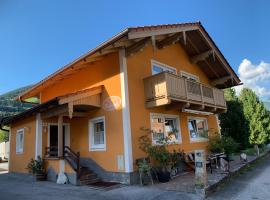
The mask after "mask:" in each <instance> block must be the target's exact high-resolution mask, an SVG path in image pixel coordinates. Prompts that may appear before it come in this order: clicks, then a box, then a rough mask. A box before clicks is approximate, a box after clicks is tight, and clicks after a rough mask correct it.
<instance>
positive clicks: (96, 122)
mask: <svg viewBox="0 0 270 200" xmlns="http://www.w3.org/2000/svg"><path fill="white" fill-rule="evenodd" d="M89 144H90V146H89V150H90V151H98V150H106V133H105V118H104V117H98V118H95V119H91V120H90V122H89Z"/></svg>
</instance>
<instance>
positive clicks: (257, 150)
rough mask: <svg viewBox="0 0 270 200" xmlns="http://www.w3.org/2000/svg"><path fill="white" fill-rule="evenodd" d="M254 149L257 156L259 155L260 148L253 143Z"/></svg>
mask: <svg viewBox="0 0 270 200" xmlns="http://www.w3.org/2000/svg"><path fill="white" fill-rule="evenodd" d="M254 149H255V151H256V155H257V156H259V155H260V149H259V147H258V145H257V144H255V145H254Z"/></svg>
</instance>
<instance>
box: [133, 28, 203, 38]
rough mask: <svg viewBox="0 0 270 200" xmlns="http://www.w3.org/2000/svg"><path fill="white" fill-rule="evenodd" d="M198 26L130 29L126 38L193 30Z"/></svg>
mask: <svg viewBox="0 0 270 200" xmlns="http://www.w3.org/2000/svg"><path fill="white" fill-rule="evenodd" d="M198 29H199V27H198V26H178V27H174V28H161V29H156V30H153V29H152V30H151V29H149V30H142V31H134V30H131V31H130V32H129V33H128V39H136V38H144V37H151V36H155V35H165V34H171V33H179V32H183V31H194V30H198Z"/></svg>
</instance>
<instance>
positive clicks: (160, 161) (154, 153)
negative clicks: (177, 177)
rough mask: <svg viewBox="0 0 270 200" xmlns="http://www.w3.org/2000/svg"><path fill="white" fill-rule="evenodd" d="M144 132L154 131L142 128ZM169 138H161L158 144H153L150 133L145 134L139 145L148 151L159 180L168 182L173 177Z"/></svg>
mask: <svg viewBox="0 0 270 200" xmlns="http://www.w3.org/2000/svg"><path fill="white" fill-rule="evenodd" d="M141 130H142V131H144V132H147V133H152V131H151V130H149V129H145V128H142V129H141ZM168 141H169V138H168V137H167V138H160V140H159V141H157V144H154V145H153V144H152V141H151V139H150V136H149V134H144V135H143V136H141V137H140V138H139V145H140V146H139V147H140V149H141V150H142V151H144V152H145V153H147V154H148V155H149V157H150V158H151V160H152V161H153V162H154V164H155V167H154V170H155V172H156V175H157V178H158V181H159V182H162V183H163V182H168V181H169V180H170V178H171V174H170V170H171V165H170V164H171V157H170V152H169V151H168V149H167V145H168Z"/></svg>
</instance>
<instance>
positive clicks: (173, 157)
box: [170, 149, 185, 176]
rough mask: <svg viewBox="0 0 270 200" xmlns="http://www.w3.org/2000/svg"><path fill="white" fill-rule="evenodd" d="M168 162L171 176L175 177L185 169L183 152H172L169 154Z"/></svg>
mask: <svg viewBox="0 0 270 200" xmlns="http://www.w3.org/2000/svg"><path fill="white" fill-rule="evenodd" d="M170 162H171V176H176V175H177V174H178V173H179V172H180V171H183V170H184V169H185V163H184V151H181V150H178V151H177V150H175V149H174V150H173V151H172V153H170Z"/></svg>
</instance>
